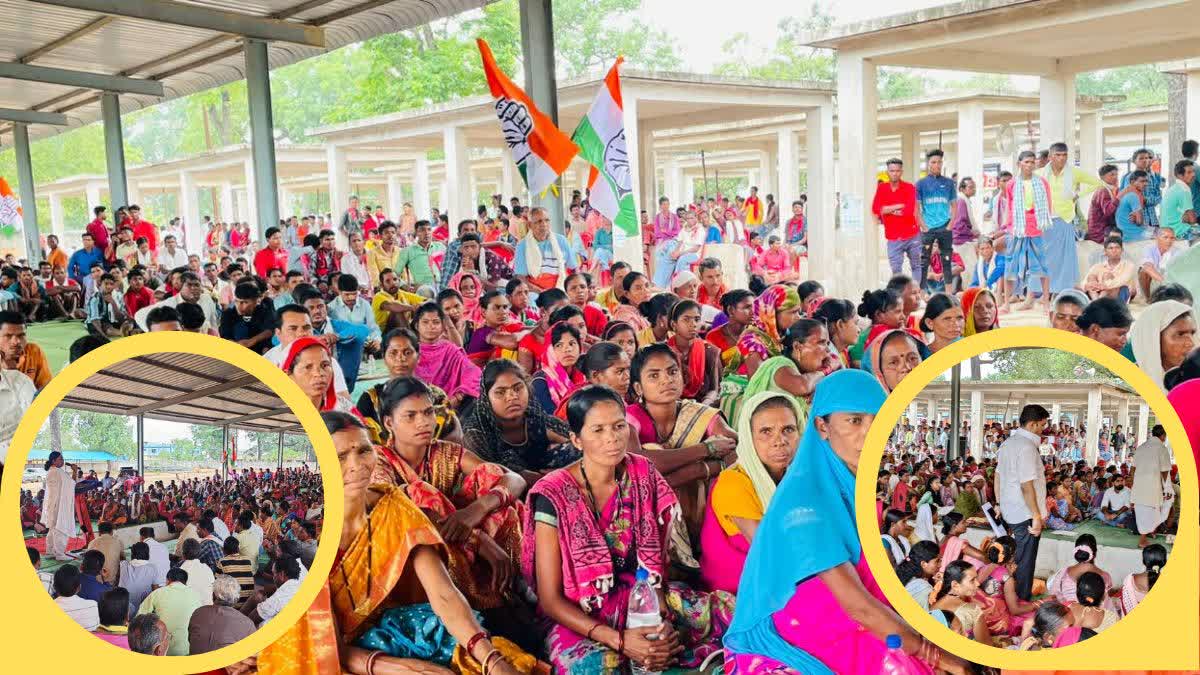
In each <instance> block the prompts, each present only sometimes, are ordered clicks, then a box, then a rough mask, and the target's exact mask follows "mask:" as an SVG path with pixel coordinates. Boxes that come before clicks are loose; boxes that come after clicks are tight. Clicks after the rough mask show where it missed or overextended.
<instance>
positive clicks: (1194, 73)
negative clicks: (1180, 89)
mask: <svg viewBox="0 0 1200 675" xmlns="http://www.w3.org/2000/svg"><path fill="white" fill-rule="evenodd" d="M1184 120H1185V122H1184V129H1185V131H1186V135H1187V137H1188V138H1190V139H1200V70H1189V71H1188V74H1187V96H1186V103H1185V105H1184Z"/></svg>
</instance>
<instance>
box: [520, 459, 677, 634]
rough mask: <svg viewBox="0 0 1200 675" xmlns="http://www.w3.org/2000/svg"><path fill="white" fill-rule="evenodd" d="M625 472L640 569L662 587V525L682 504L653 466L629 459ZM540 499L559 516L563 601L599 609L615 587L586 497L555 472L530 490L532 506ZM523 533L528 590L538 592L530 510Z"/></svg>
mask: <svg viewBox="0 0 1200 675" xmlns="http://www.w3.org/2000/svg"><path fill="white" fill-rule="evenodd" d="M623 466H624V470H625V471H626V472H627V475H628V477H629V480H630V485H631V490H632V502H633V514H632V518H631V519H630V527H631V528H632V529H633V546H634V548H635V549H636V551H637V561H638V565H639V566H641V567H643V568H645V569H646V571H648V572H649V573H650V581H651V583H652V584H653V585H654V586H659V585H660V584H661V583H662V581H663V579H664V577H665V574H666V570H667V564H668V562H669V561H668V560H667V559H666V558H665V556H664V555H663V551H664V550H665V543H666V542H665V541H664V539H663V525H665V524H666V523H667V522H669V521H671V520H673V519H674V518H675V515H676V514H677V513H678V510H679V504H678V502H677V501H676V498H675V493H674V492H673V491H672V490H671V486H670V485H667V481H666V479H664V478H663V477H662V475H661V474H659V473H658V472H657V471H654V470H653V467H652V465H651V464H650V461H649V460H647V459H645V458H643V457H641V456H640V455H633V454H629V455H626V456H625V462H624V464H623ZM536 495H542V496H543V497H545V498H546V499H548V500H549V501H550V503H551V504H553V505H554V509H555V511H556V512H557V514H558V536H559V540H558V541H559V548H560V549H561V552H562V583H563V595H564V596H566V598H567V599H568V600H570V601H571V602H574V603H576V604H578V605H579V606H580V608H582V609H583V611H585V612H591V611H593V610H595V609H598V608H599V607H600V606H601V605H602V604H603V603H604V598H605V596H606V595H608V593H609V592H610V591H611V590H612V589H613V587H614V584H615V577H614V571H613V556H612V552H611V551H610V550H609V546H608V542H607V541H606V540H605V538H604V533H603V532H602V531H601V529H600V526H599V524H598V523H597V521H596V517H595V514H594V512H593V510H592V507H591V505H590V503H589V502H588V500H587V497H586V496H584V494H583V492H582V490H580V487H579V483H578V482H576V480H575V478H574V476H572V475H571V473H570V471H569V470H567V469H559V470H557V471H553V472H551V473H549V474H547V475H546V476H545V477H544V478H542V479H541V480H539V481H538V482H537V483H536V484H534V486H533V487H532V488H531V489H530V490H529V496H528V502H529V503H530V504H532V503H533V500H534V497H535V496H536ZM525 530H526V531H527V532H529V533H530V536H527V537H525V540H524V542H523V545H522V549H521V570H522V572H523V573H524V575H525V580H526V581H527V582H528V584H529V587H530V588H533V589H536V588H537V575H536V569H537V568H536V562H535V559H534V556H535V553H536V546H535V542H534V540H535V538H536V537H534V536H533V534H532V533H533V531H534V522H533V509H526V516H525Z"/></svg>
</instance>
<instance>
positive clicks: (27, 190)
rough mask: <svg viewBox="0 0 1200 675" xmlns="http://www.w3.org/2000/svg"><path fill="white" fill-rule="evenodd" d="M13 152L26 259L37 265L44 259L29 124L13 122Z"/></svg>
mask: <svg viewBox="0 0 1200 675" xmlns="http://www.w3.org/2000/svg"><path fill="white" fill-rule="evenodd" d="M13 152H14V153H16V159H17V182H18V183H19V184H20V197H21V221H22V230H23V231H24V233H25V260H26V262H27V263H29V264H30V265H31V266H37V263H39V262H41V260H42V242H41V235H40V233H39V232H38V222H37V193H36V192H35V191H34V189H33V160H32V159H31V157H30V155H29V125H27V124H24V123H22V122H17V123H15V124H13Z"/></svg>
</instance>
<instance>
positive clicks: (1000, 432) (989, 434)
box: [888, 418, 1133, 466]
mask: <svg viewBox="0 0 1200 675" xmlns="http://www.w3.org/2000/svg"><path fill="white" fill-rule="evenodd" d="M950 426H951V425H950V422H948V421H946V420H940V421H934V422H932V423H931V422H930V421H929V420H926V419H922V420H920V421H919V422H917V423H916V424H913V423H912V421H911V420H907V421H901V422H900V423H898V424H897V425H896V428H895V429H893V430H892V434H891V436H889V438H888V450H889V451H891V452H895V453H905V452H907V453H909V454H912V455H914V456H917V457H921V458H924V457H931V456H938V457H943V456H945V454H946V450H947V449H948V448H949V447H950V440H951V438H950V436H951V429H950ZM1017 428H1018V427H1017V423H1016V421H1015V420H1010V421H1008V422H1002V421H999V420H985V421H984V423H983V431H982V432H981V451H982V454H983V457H984V458H986V459H994V458H995V457H996V451H997V450H999V449H1000V444H1001V443H1003V442H1004V441H1005V440H1006V439H1007V438H1008V437H1009V436H1010V435H1011V434H1012V432H1013V431H1014V430H1016V429H1017ZM970 437H971V421H970V420H966V419H964V420H963V421H962V428H961V429H960V431H959V438H960V439H969V438H970ZM1132 441H1133V439H1132V438H1131V436H1130V435H1129V434H1127V433H1126V432H1125V430H1124V428H1123V426H1122V425H1120V424H1116V425H1113V424H1110V423H1109V421H1108V420H1103V421H1102V422H1101V426H1100V432H1099V433H1098V435H1097V437H1096V443H1097V446H1098V458H1099V460H1100V461H1101V462H1105V463H1109V462H1111V463H1113V464H1114V465H1117V466H1119V465H1122V464H1124V463H1125V462H1126V460H1127V459H1128V458H1129V454H1130V453H1131V451H1132V449H1133V447H1132ZM1086 444H1087V424H1086V423H1085V422H1082V421H1080V422H1079V424H1078V426H1076V425H1074V424H1071V423H1070V420H1068V419H1066V418H1063V419H1060V420H1055V421H1054V422H1053V423H1051V425H1050V426H1048V427H1047V428H1046V435H1045V436H1044V437H1043V438H1042V443H1041V445H1040V449H1041V453H1042V456H1043V457H1050V456H1053V457H1055V458H1057V459H1058V461H1060V462H1080V461H1082V460H1083V459H1084V449H1085V446H1086ZM964 447H965V446H964ZM1100 466H1104V465H1103V464H1101V465H1100Z"/></svg>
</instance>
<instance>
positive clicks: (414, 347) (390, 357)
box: [355, 328, 462, 445]
mask: <svg viewBox="0 0 1200 675" xmlns="http://www.w3.org/2000/svg"><path fill="white" fill-rule="evenodd" d="M380 348H381V349H382V350H383V363H384V365H385V366H387V370H388V378H389V379H388V380H387V381H385V382H381V383H379V384H376V385H374V386H372V387H371V388H370V389H367V390H366V391H364V392H363V393H362V396H359V397H358V405H357V406H355V409H356V410H357V411H358V415H359V417H361V418H362V421H363V422H364V423H365V424H366V425H367V432H368V433H369V434H370V435H371V442H372V443H374V444H376V445H388V443H389V442H390V440H391V432H389V431H388V430H387V429H386V428H384V426H383V420H382V416H381V415H380V414H379V409H380V402H381V401H382V400H383V390H384V388H385V387H387V385H388V382H390V381H391V380H394V379H396V378H398V377H412V375H413V372H414V371H415V370H416V368H417V361H418V360H419V359H420V358H421V341H420V340H419V339H418V338H417V336H416V335H415V334H414V333H413V332H412V331H411V330H409V329H407V328H393V329H392V330H390V331H388V332H387V333H386V334H384V336H383V340H382V342H381V346H380ZM427 386H428V387H429V395H430V397H431V398H432V399H433V407H434V414H435V415H436V417H435V419H434V428H433V436H434V438H437V439H439V440H443V441H450V442H451V443H462V426H461V425H459V423H458V415H456V414H455V412H454V410H453V409H452V408H451V407H450V401H449V398H448V397H447V396H446V392H444V391H442V390H441V388H439V387H437V386H436V385H432V384H431V385H427Z"/></svg>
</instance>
